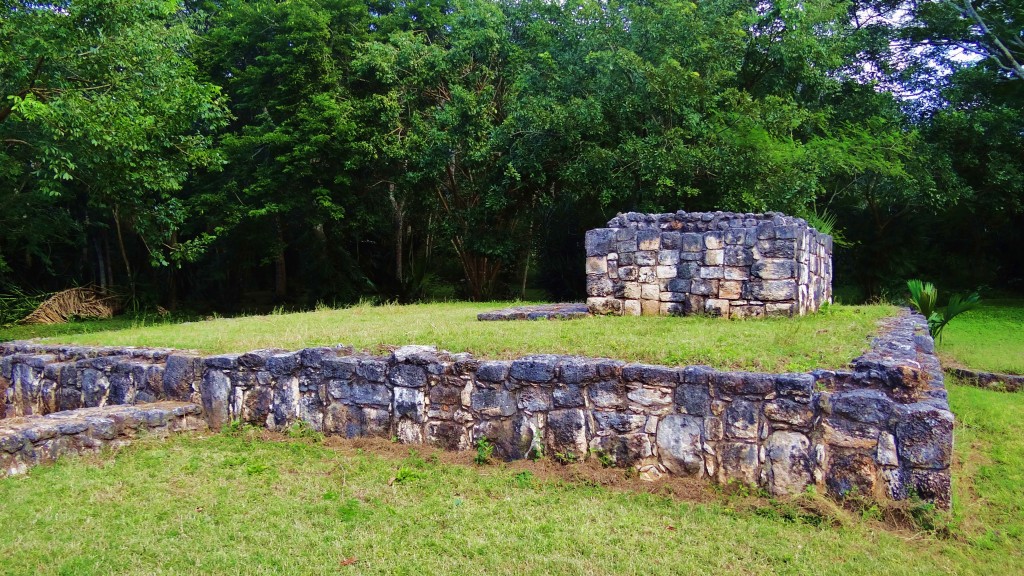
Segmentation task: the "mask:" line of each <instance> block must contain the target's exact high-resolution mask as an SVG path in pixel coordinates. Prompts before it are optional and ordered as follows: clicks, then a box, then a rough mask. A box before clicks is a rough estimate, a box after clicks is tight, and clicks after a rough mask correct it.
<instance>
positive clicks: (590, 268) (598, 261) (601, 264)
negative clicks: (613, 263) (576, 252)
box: [587, 256, 608, 274]
mask: <svg viewBox="0 0 1024 576" xmlns="http://www.w3.org/2000/svg"><path fill="white" fill-rule="evenodd" d="M607 272H608V259H607V258H605V257H604V256H591V257H588V258H587V274H606V273H607Z"/></svg>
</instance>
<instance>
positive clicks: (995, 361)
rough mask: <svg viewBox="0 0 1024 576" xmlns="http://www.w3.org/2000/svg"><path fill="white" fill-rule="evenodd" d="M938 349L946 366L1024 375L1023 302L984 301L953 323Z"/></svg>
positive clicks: (943, 334) (944, 333) (943, 335)
mask: <svg viewBox="0 0 1024 576" xmlns="http://www.w3.org/2000/svg"><path fill="white" fill-rule="evenodd" d="M937 350H938V352H939V355H940V356H941V358H942V361H943V362H942V363H943V365H944V366H946V367H952V366H958V367H965V368H972V369H975V370H984V371H987V372H1000V373H1006V374H1024V300H992V301H983V302H982V306H981V307H980V308H978V309H976V310H972V311H970V312H965V313H963V314H961V315H960V316H957V317H956V318H955V319H954V320H953V321H952V322H950V324H949V326H948V327H946V329H945V330H944V331H943V333H942V342H939V343H938V346H937Z"/></svg>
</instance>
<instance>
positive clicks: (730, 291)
mask: <svg viewBox="0 0 1024 576" xmlns="http://www.w3.org/2000/svg"><path fill="white" fill-rule="evenodd" d="M742 290H743V282H739V281H736V280H729V281H726V280H723V281H721V282H719V283H718V297H719V298H725V299H726V300H739V299H740V293H741V291H742Z"/></svg>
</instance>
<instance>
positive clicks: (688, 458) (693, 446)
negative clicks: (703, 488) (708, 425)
mask: <svg viewBox="0 0 1024 576" xmlns="http://www.w3.org/2000/svg"><path fill="white" fill-rule="evenodd" d="M702 426H703V418H702V417H699V416H687V415H684V414H669V415H668V416H665V417H664V418H662V419H661V422H660V423H659V424H658V432H657V436H656V441H655V442H656V444H657V446H658V456H659V459H660V460H661V463H662V464H663V465H664V466H665V468H667V469H668V470H669V472H671V473H673V474H676V475H680V476H702V475H703V472H704V456H703V452H702V450H701V446H702V440H701V428H702Z"/></svg>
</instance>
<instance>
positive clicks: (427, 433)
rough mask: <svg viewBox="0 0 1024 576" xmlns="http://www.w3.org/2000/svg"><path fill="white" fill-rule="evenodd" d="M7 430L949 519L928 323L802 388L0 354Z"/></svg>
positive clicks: (149, 353)
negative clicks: (488, 461)
mask: <svg viewBox="0 0 1024 576" xmlns="http://www.w3.org/2000/svg"><path fill="white" fill-rule="evenodd" d="M0 358H2V360H0V368H2V371H0V396H3V397H4V398H6V401H5V402H6V413H7V414H8V415H11V416H14V415H22V414H45V413H47V412H52V411H56V410H65V409H68V408H72V407H74V408H77V407H79V406H93V405H99V406H103V405H110V404H118V403H126V404H131V403H133V402H142V401H152V400H181V401H194V402H196V403H197V404H200V405H202V408H203V414H204V416H205V418H206V421H207V422H208V423H209V425H210V426H211V427H213V428H218V427H220V426H223V425H224V424H226V423H228V422H229V421H231V420H234V419H237V420H241V421H244V422H247V423H251V424H255V425H259V426H266V427H268V428H271V429H280V428H283V427H286V426H289V425H291V424H292V423H294V422H297V421H300V420H301V421H304V422H306V423H307V424H308V425H309V426H311V427H312V428H314V429H316V430H320V431H322V432H324V433H326V434H336V435H342V436H346V437H356V436H365V435H380V436H385V437H392V438H397V439H398V440H399V441H401V442H405V443H410V444H418V443H429V444H433V445H436V446H439V447H442V448H445V449H448V450H466V449H472V447H473V445H474V444H475V443H476V442H478V441H479V440H480V439H483V438H486V439H487V440H488V441H490V442H493V443H494V445H495V453H496V454H497V455H498V456H500V457H502V458H506V459H517V458H526V457H539V456H547V457H558V458H559V459H583V458H588V457H600V458H601V459H602V460H603V461H610V462H613V463H614V464H615V465H617V466H631V467H635V468H637V469H639V471H640V472H641V474H642V475H644V476H645V477H649V478H656V477H658V476H660V475H661V474H676V475H684V476H693V477H706V478H709V479H711V480H712V481H716V482H722V483H726V482H734V481H735V482H742V483H746V484H750V485H756V486H761V487H763V488H765V489H767V490H769V491H770V492H771V493H773V494H786V493H794V492H799V491H801V490H803V489H805V487H806V486H808V485H814V486H817V487H818V488H819V489H821V490H823V491H827V492H828V493H830V494H833V495H837V496H842V495H846V494H849V493H851V492H856V493H857V494H862V495H870V496H873V497H876V498H891V499H902V498H905V497H906V496H907V495H908V493H910V491H913V492H915V493H917V494H919V495H921V496H922V497H924V498H927V499H930V500H933V501H935V502H936V503H938V504H939V505H941V506H948V505H949V501H950V474H949V466H950V462H951V458H952V441H953V437H952V426H953V415H952V413H951V412H950V411H949V406H948V404H947V402H946V393H945V389H944V386H943V376H942V371H941V369H940V367H939V363H938V360H937V358H936V356H935V355H934V353H933V349H932V340H931V338H930V337H929V336H928V332H927V325H926V323H925V321H924V319H923V318H922V317H921V316H919V315H913V314H910V313H904V314H903V315H901V316H900V317H898V318H894V319H892V320H891V321H890V322H889V324H888V325H887V326H886V327H884V329H883V330H882V334H881V336H879V338H877V339H876V340H875V341H874V343H873V345H872V347H871V349H870V350H869V351H868V352H867V353H866V354H864V355H863V356H861V357H860V358H858V359H857V360H855V361H854V362H853V363H852V364H851V367H850V369H849V370H842V371H827V370H817V371H813V372H809V373H796V374H763V373H751V372H725V371H719V370H714V369H712V368H709V367H706V366H686V367H668V366H652V365H642V364H628V363H625V362H622V361H618V360H614V359H602V358H582V357H567V356H554V355H539V356H529V357H525V358H519V359H516V360H510V361H492V360H481V359H477V358H474V357H472V356H470V355H467V354H448V353H444V352H437V351H435V350H433V349H431V348H425V347H419V346H407V347H403V348H399V349H397V350H395V351H394V352H393V353H392V354H391V355H389V356H386V357H377V356H368V355H363V354H358V353H355V352H353V350H351V349H350V348H345V347H334V348H310V349H305V350H300V351H297V352H286V351H279V350H259V351H254V352H249V353H246V354H230V355H219V356H211V357H205V358H201V357H198V356H192V355H187V354H184V353H181V352H172V351H168V350H137V349H112V348H78V347H53V346H41V345H38V344H31V343H8V344H3V345H0ZM2 422H3V421H2V420H0V423H2Z"/></svg>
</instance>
